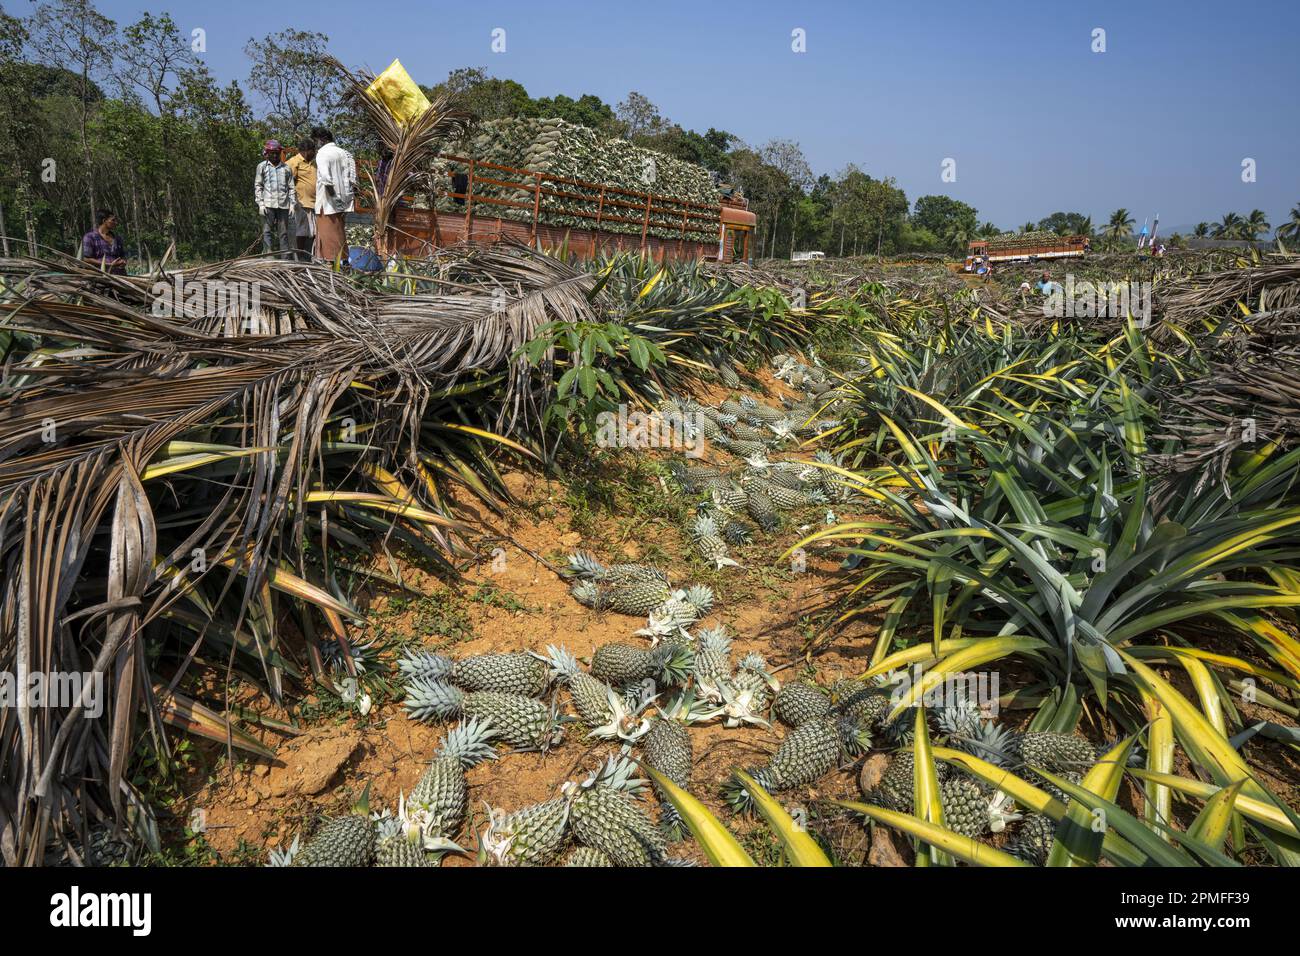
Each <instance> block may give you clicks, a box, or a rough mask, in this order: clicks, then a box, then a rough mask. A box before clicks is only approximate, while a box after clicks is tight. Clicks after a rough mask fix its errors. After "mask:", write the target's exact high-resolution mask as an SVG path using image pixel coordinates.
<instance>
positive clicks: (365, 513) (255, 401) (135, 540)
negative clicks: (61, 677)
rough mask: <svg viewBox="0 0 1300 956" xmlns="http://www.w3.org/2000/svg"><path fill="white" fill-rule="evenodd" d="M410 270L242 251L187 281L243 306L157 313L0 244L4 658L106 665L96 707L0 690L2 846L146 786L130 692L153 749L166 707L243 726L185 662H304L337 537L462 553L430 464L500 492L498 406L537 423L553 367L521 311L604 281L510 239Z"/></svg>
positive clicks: (37, 856) (569, 316) (15, 851)
mask: <svg viewBox="0 0 1300 956" xmlns="http://www.w3.org/2000/svg"><path fill="white" fill-rule="evenodd" d="M429 273H430V274H429V275H428V276H421V277H420V278H419V280H418V285H419V286H420V287H421V288H422V289H423V290H425V291H421V292H419V293H417V294H411V295H397V294H392V293H386V292H367V291H364V290H362V289H359V288H357V287H356V286H354V285H352V284H349V283H348V282H347V281H346V280H345V279H344V278H342V277H341V276H340V274H339V273H337V272H334V271H333V270H331V269H329V268H328V267H325V266H322V265H316V264H310V263H291V262H279V261H273V260H236V261H234V262H230V263H224V264H221V265H220V266H215V267H205V268H202V269H197V270H192V271H190V272H187V273H185V274H183V275H182V276H181V277H180V279H181V283H182V286H189V285H190V283H193V284H194V285H193V287H194V288H198V289H199V290H200V291H205V290H206V289H207V288H208V287H213V288H217V287H220V288H226V287H228V286H229V284H230V283H246V284H248V285H250V286H252V287H255V288H256V289H258V290H259V296H258V300H259V301H258V302H257V303H256V304H255V305H253V304H250V303H248V302H234V303H231V302H229V301H227V302H225V303H224V304H222V305H219V306H218V307H217V308H216V309H210V308H209V307H208V304H207V302H206V301H204V297H203V296H197V297H195V298H194V299H193V300H185V301H184V302H182V307H181V308H180V309H179V310H178V314H176V315H171V314H165V315H158V314H155V309H154V305H155V303H156V302H157V301H158V295H157V293H158V290H156V289H155V288H154V287H153V283H151V282H149V281H148V280H140V279H133V278H129V277H121V276H109V275H105V274H104V273H102V272H98V271H96V270H94V269H90V268H88V267H86V266H84V265H82V264H79V263H76V262H74V261H71V260H66V261H65V260H60V261H57V262H51V261H37V260H13V259H10V260H0V283H2V285H0V288H3V289H4V290H5V291H4V292H3V293H2V294H0V296H2V301H0V314H3V316H4V323H3V327H2V328H0V341H3V343H4V344H5V346H6V361H5V367H4V373H3V379H0V564H2V565H3V571H4V578H3V579H4V582H5V584H4V586H3V590H2V591H0V671H3V672H7V673H12V674H15V675H16V677H17V679H18V680H19V681H20V682H24V681H26V680H27V678H28V675H32V674H70V673H87V674H92V675H99V676H100V677H101V678H102V679H103V695H102V697H101V698H99V699H98V702H99V703H102V704H103V708H104V709H103V712H102V714H100V715H99V716H98V717H97V718H96V719H93V720H88V719H84V718H83V717H82V716H80V708H79V707H78V706H76V705H75V704H74V703H71V702H68V701H63V702H61V703H59V704H58V705H56V706H41V707H29V706H26V704H20V706H19V707H17V708H13V709H10V708H6V709H4V710H2V711H0V766H3V767H4V773H3V775H2V776H0V850H3V856H4V859H5V862H6V863H8V864H10V865H14V864H34V863H39V862H40V861H41V858H42V855H43V852H44V850H45V847H46V844H47V842H48V841H49V840H50V839H53V838H55V837H57V838H59V839H61V840H64V841H67V840H68V839H70V838H71V835H74V834H76V833H84V832H85V830H86V828H87V827H88V826H89V825H91V824H93V823H94V822H95V821H97V820H101V819H105V818H111V819H117V820H119V821H121V820H122V819H123V818H124V816H125V814H124V807H125V806H129V805H131V804H133V803H138V801H136V800H134V798H133V796H132V793H131V790H130V784H129V780H128V778H127V777H126V776H125V770H126V768H127V765H128V762H129V758H130V757H131V755H132V754H133V753H134V751H135V749H136V747H137V746H138V745H139V744H140V741H141V732H140V730H139V729H138V728H137V723H138V717H139V715H141V714H143V715H144V716H145V717H146V719H147V721H148V725H149V730H150V734H151V736H152V738H153V740H154V741H155V746H157V747H159V748H161V749H163V750H164V751H165V748H166V738H165V735H164V734H163V729H164V724H165V723H166V722H169V721H170V722H179V723H181V724H182V725H183V726H185V727H186V728H187V729H190V730H197V732H200V733H206V734H207V735H208V736H211V737H213V738H214V739H226V740H229V741H231V742H233V743H234V745H236V746H248V747H249V748H250V749H256V747H257V746H258V745H257V743H256V741H252V742H251V743H250V740H251V738H247V735H244V734H242V732H241V731H239V730H238V728H237V727H235V726H233V725H232V724H230V723H228V722H227V721H226V720H225V719H224V718H222V717H221V716H220V713H219V712H220V711H221V710H223V709H224V706H223V705H222V704H221V703H220V702H214V704H215V705H216V706H215V707H214V708H213V709H212V710H204V709H203V708H202V706H201V705H200V704H199V703H197V702H193V701H189V700H188V699H187V698H184V697H183V696H182V695H181V693H180V690H181V681H182V680H183V679H184V678H185V676H186V672H187V669H188V668H189V666H190V664H191V663H192V662H193V661H195V660H196V658H197V659H200V660H205V661H209V662H221V661H223V660H224V661H226V662H227V663H228V664H231V665H233V666H234V667H235V668H236V669H237V670H238V671H239V672H240V673H241V674H243V675H244V676H245V677H246V678H247V679H249V680H252V681H254V682H256V683H259V684H261V685H263V686H264V687H265V689H266V690H267V691H268V692H269V693H270V694H272V695H273V696H277V695H279V694H280V692H281V689H282V687H283V686H284V685H285V683H286V682H288V681H294V682H297V683H299V684H301V683H302V682H303V681H304V679H305V678H304V675H303V669H302V667H301V666H300V661H299V659H298V657H297V652H296V651H295V649H294V648H292V647H289V646H286V645H285V644H284V642H283V641H281V639H280V638H279V636H278V630H277V621H278V619H280V618H281V617H283V616H285V615H290V616H293V617H295V618H296V621H297V624H298V625H299V629H300V630H301V631H302V633H304V634H307V635H310V634H312V633H314V629H315V627H316V626H317V624H316V623H313V620H315V621H317V622H318V621H319V620H320V618H315V619H314V615H323V619H324V622H325V624H326V626H328V627H329V628H330V630H331V631H332V632H333V634H334V636H335V638H336V639H337V640H338V641H339V642H340V644H342V645H343V646H344V647H346V646H347V645H346V642H347V640H348V633H349V632H348V628H347V626H346V621H347V619H348V618H349V617H353V616H355V612H353V611H352V610H351V609H350V605H349V604H348V601H347V599H346V596H345V594H344V593H343V591H342V590H341V589H340V588H339V587H338V586H337V584H336V583H335V581H334V579H333V572H332V571H331V564H330V562H331V560H332V559H331V552H332V550H334V549H336V548H337V547H338V546H339V544H340V541H342V540H354V541H358V542H361V541H363V539H362V538H361V537H358V536H359V535H362V536H364V535H366V534H367V533H371V532H373V533H376V534H377V535H379V536H381V537H382V538H385V539H387V538H394V539H395V540H399V541H403V542H405V543H407V544H409V545H410V546H411V547H418V548H421V549H424V550H425V551H426V553H428V554H430V556H431V557H435V558H437V559H438V560H443V561H444V565H445V563H446V562H445V560H444V559H443V558H441V555H442V554H446V553H451V554H456V553H465V547H464V544H463V543H462V542H461V540H460V537H459V536H461V535H463V534H464V533H465V531H466V529H465V527H464V526H463V525H461V524H459V523H458V522H457V521H456V520H455V516H454V515H453V514H452V513H451V512H450V511H449V509H448V507H447V506H446V504H445V499H444V497H443V494H442V492H441V491H440V490H439V486H441V485H442V484H444V483H445V482H446V481H453V482H458V483H461V484H463V485H465V486H466V487H467V488H468V489H469V490H470V491H471V493H474V494H478V495H480V496H482V497H486V498H488V499H491V497H492V496H493V495H497V496H502V497H504V496H505V495H506V492H505V490H504V486H503V485H502V484H501V481H500V478H499V476H498V475H497V473H496V469H495V465H494V464H493V459H494V458H495V457H496V456H497V452H499V451H500V450H501V449H502V448H503V447H504V446H503V443H502V440H501V439H494V438H493V437H492V432H491V429H493V428H496V429H498V431H500V430H501V429H502V428H504V429H506V430H511V431H512V432H513V441H515V442H520V441H522V442H525V443H528V442H531V441H533V439H534V438H535V437H536V433H535V423H536V421H537V420H538V417H539V416H538V408H539V405H540V403H541V402H543V401H544V400H545V397H546V395H547V394H549V390H550V384H549V374H550V372H549V365H545V366H544V367H543V368H542V369H541V370H533V371H531V372H530V370H529V369H528V368H527V366H524V365H522V364H521V362H520V360H519V359H517V357H516V356H517V355H518V354H519V352H520V350H521V347H522V346H523V345H524V344H525V343H526V342H527V341H529V339H531V338H532V337H534V335H535V334H536V332H537V330H538V328H539V327H540V326H542V325H544V324H546V323H548V322H552V321H556V320H563V321H579V320H583V319H587V318H590V317H591V314H592V313H591V308H592V306H591V303H590V301H589V296H590V295H592V294H593V289H594V286H595V283H596V277H595V276H592V275H589V274H586V273H579V272H575V271H574V270H572V269H571V268H569V267H568V266H566V265H564V264H562V263H559V262H556V261H555V260H552V259H548V258H546V257H545V256H542V255H540V254H538V253H535V252H532V251H530V250H528V249H527V248H525V247H521V246H507V245H498V246H494V247H492V248H486V249H469V250H466V249H460V250H447V251H445V252H443V253H441V254H440V255H439V256H438V257H437V258H436V259H435V260H433V262H432V263H431V264H430V265H429ZM169 278H171V279H173V281H174V277H169ZM412 281H414V280H412ZM218 284H224V285H221V286H218ZM163 311H166V310H163ZM490 503H491V502H490ZM308 539H311V540H312V545H313V546H312V547H311V548H310V549H309V548H307V547H306V546H305V545H306V542H307V541H308ZM309 552H310V553H309ZM281 592H287V593H288V594H289V595H290V596H291V598H292V599H293V600H289V601H284V600H283V599H279V598H277V597H276V594H277V593H281ZM146 642H147V644H146ZM146 647H147V648H148V653H146ZM311 648H312V645H311V644H310V642H309V645H308V660H309V661H312V662H315V665H314V666H313V668H312V670H313V672H316V676H317V677H318V678H319V677H320V674H319V673H318V671H319V667H318V662H319V655H318V654H313V653H312V652H311ZM160 668H161V669H160ZM84 703H95V701H90V700H86V701H84Z"/></svg>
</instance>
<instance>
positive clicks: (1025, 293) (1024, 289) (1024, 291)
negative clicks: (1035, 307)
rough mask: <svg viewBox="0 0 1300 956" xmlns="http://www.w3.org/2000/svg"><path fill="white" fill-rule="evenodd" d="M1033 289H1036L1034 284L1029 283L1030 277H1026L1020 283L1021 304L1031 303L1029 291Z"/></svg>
mask: <svg viewBox="0 0 1300 956" xmlns="http://www.w3.org/2000/svg"><path fill="white" fill-rule="evenodd" d="M1033 291H1034V289H1033V286H1031V285H1030V284H1029V280H1028V279H1025V280H1024V281H1023V282H1021V283H1020V304H1021V305H1028V304H1029V293H1031V292H1033Z"/></svg>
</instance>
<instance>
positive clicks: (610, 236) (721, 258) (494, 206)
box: [356, 153, 758, 262]
mask: <svg viewBox="0 0 1300 956" xmlns="http://www.w3.org/2000/svg"><path fill="white" fill-rule="evenodd" d="M438 159H439V160H440V162H439V163H438V164H437V166H438V168H439V169H440V170H441V174H443V175H446V177H447V179H448V183H447V188H446V190H444V191H443V192H442V196H443V197H445V198H448V199H450V200H451V202H452V203H453V204H454V206H455V211H454V213H450V214H449V213H448V212H447V210H446V209H443V210H442V211H440V210H439V209H438V208H437V205H438V204H437V203H427V208H420V207H418V206H417V205H416V204H415V202H414V201H413V200H412V199H411V198H410V197H406V198H405V199H404V201H403V204H402V205H401V206H400V207H399V208H398V210H397V213H396V215H395V217H394V222H393V225H394V226H395V227H396V232H397V237H396V241H395V246H394V248H395V251H396V252H398V253H399V254H401V255H405V256H416V257H418V256H424V255H428V254H429V253H430V252H431V251H432V250H433V249H435V248H438V247H440V246H447V245H454V244H456V243H460V242H466V241H468V242H494V241H498V240H500V239H504V238H508V239H514V240H517V241H519V242H524V243H527V244H529V245H533V246H540V247H542V248H551V249H559V248H563V249H565V250H567V252H568V253H569V254H570V255H574V256H576V257H577V258H579V259H594V258H598V257H600V256H602V255H606V254H609V253H614V252H622V251H635V252H639V253H640V254H642V255H647V256H650V257H651V258H653V259H655V260H656V261H660V262H663V261H675V262H682V261H691V260H698V259H706V260H710V261H715V262H746V261H748V262H752V261H753V234H754V229H755V227H756V226H757V224H758V219H757V217H756V216H755V215H754V213H752V212H751V211H750V210H749V203H748V201H747V200H746V199H745V198H744V196H743V195H741V194H740V193H739V191H737V190H735V189H732V188H730V187H726V186H724V187H721V188H720V199H719V201H718V203H717V204H716V205H708V204H704V203H697V202H688V201H685V200H680V199H674V198H672V197H670V196H664V195H660V194H657V193H655V192H653V191H651V190H646V191H636V190H630V189H621V188H618V187H616V186H612V185H609V184H607V183H596V182H589V181H586V180H581V179H573V178H569V177H565V176H558V175H555V174H552V173H548V172H544V171H539V170H533V169H525V168H519V167H514V166H507V165H502V164H499V163H491V162H487V161H485V160H482V159H476V158H475V157H473V156H462V155H454V154H445V153H444V154H439V156H438ZM363 180H364V177H363ZM476 187H480V188H478V189H476ZM481 187H491V190H490V192H491V194H490V195H489V194H486V192H485V190H484V189H483V188H481ZM365 192H366V191H365V190H364V189H359V190H358V195H357V202H356V211H357V213H358V216H357V217H356V218H357V220H358V221H364V219H365V218H366V217H367V215H368V214H371V213H373V204H372V203H371V201H370V197H369V196H367V195H365ZM548 197H551V198H555V199H559V200H569V201H585V202H587V203H588V205H590V204H592V202H591V200H592V197H595V200H594V206H595V209H594V210H585V211H584V210H577V211H574V210H572V209H571V210H569V211H568V212H567V213H566V215H569V216H575V217H578V218H580V219H582V220H584V221H586V222H587V223H588V224H587V225H586V226H556V225H549V224H547V223H546V222H545V221H543V220H544V219H545V216H544V207H543V203H544V202H545V201H546V199H547V198H548ZM444 205H445V204H444ZM651 213H654V214H655V215H656V222H659V223H662V222H663V219H664V217H671V219H672V220H673V222H680V224H681V225H680V234H679V235H678V236H677V237H676V238H673V237H665V236H664V235H662V233H663V231H664V230H663V229H662V227H661V226H659V227H657V228H656V231H657V232H660V233H661V235H653V234H651V229H650V226H651V219H650V215H651ZM611 224H618V225H619V227H620V228H618V230H617V231H615V230H614V229H611V228H610V225H611ZM673 228H677V227H675V226H674V227H673ZM688 233H693V234H694V235H693V236H692V235H688ZM701 233H704V234H710V235H715V236H716V237H717V238H716V240H710V241H704V240H701V239H700V238H698V236H699V235H700V234H701Z"/></svg>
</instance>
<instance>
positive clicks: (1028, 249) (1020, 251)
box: [966, 232, 1092, 272]
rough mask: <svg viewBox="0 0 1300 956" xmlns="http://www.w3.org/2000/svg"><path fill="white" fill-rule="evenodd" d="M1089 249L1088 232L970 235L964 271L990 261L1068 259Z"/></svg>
mask: <svg viewBox="0 0 1300 956" xmlns="http://www.w3.org/2000/svg"><path fill="white" fill-rule="evenodd" d="M1091 249H1092V239H1091V237H1089V236H1058V235H1055V234H1053V233H1041V232H1029V233H1006V234H1003V235H1001V236H993V237H991V238H986V239H972V240H971V241H970V244H969V245H968V246H967V248H966V271H967V272H977V271H979V269H980V266H981V264H983V265H985V266H987V264H988V263H990V262H1032V261H1034V260H1036V259H1067V258H1071V257H1077V256H1084V255H1086V254H1087V253H1088V252H1089V251H1091Z"/></svg>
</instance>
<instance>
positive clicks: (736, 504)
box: [707, 478, 749, 515]
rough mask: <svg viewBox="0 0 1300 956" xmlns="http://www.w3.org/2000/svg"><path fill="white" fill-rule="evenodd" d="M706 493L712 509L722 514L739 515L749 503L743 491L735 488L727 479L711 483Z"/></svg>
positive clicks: (733, 483)
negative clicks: (711, 503)
mask: <svg viewBox="0 0 1300 956" xmlns="http://www.w3.org/2000/svg"><path fill="white" fill-rule="evenodd" d="M707 491H708V493H709V499H710V500H711V501H712V502H713V507H715V508H717V509H718V510H719V511H721V512H722V513H723V514H728V515H729V514H739V513H740V512H742V511H744V510H745V508H746V507H747V504H748V502H749V496H748V495H747V494H746V493H745V491H744V489H742V488H739V487H737V486H736V484H735V482H733V481H732V480H731V479H729V478H727V479H721V480H719V481H716V482H713V483H711V484H710V485H709V487H708V489H707Z"/></svg>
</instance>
